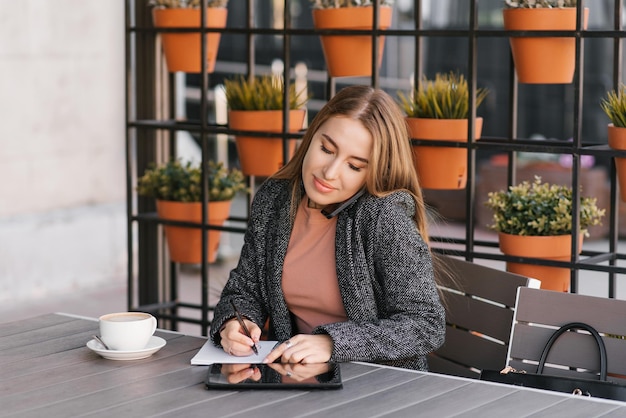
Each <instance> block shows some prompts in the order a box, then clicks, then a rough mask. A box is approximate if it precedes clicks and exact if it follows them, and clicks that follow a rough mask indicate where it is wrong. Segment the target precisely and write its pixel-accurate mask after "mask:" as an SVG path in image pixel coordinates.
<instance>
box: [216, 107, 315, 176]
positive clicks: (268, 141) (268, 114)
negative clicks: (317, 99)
mask: <svg viewBox="0 0 626 418" xmlns="http://www.w3.org/2000/svg"><path fill="white" fill-rule="evenodd" d="M305 113H306V112H305V111H304V110H303V109H297V110H290V111H289V130H288V132H291V133H293V132H298V131H299V130H301V129H302V126H303V124H304V116H305ZM228 125H229V126H230V128H231V129H235V130H242V131H263V132H283V111H282V110H231V111H229V112H228ZM235 141H236V145H237V154H238V155H239V161H240V163H241V171H242V172H243V173H244V174H245V175H247V176H271V175H272V174H274V173H275V172H276V171H277V170H278V169H279V168H281V167H282V166H283V165H284V164H285V163H284V161H283V140H282V138H268V137H254V136H240V135H238V136H236V137H235ZM295 149H296V144H295V142H294V141H289V155H290V156H291V155H293V153H294V151H295Z"/></svg>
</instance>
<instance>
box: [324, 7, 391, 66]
mask: <svg viewBox="0 0 626 418" xmlns="http://www.w3.org/2000/svg"><path fill="white" fill-rule="evenodd" d="M391 16H392V8H391V7H389V6H380V7H379V9H378V20H379V28H380V29H382V30H385V29H388V28H389V27H390V26H391ZM313 25H314V27H315V29H350V30H372V29H373V27H374V7H373V6H363V7H340V8H329V9H313ZM320 39H321V42H322V50H323V52H324V58H325V59H326V66H327V68H328V73H329V75H330V76H331V77H358V76H371V75H372V36H371V35H323V36H320ZM384 47H385V37H384V36H380V37H378V57H377V60H376V62H377V65H378V66H379V67H380V64H381V62H382V57H383V49H384Z"/></svg>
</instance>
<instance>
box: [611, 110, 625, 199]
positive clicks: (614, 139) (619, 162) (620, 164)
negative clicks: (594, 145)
mask: <svg viewBox="0 0 626 418" xmlns="http://www.w3.org/2000/svg"><path fill="white" fill-rule="evenodd" d="M608 133H609V147H611V148H613V149H616V150H626V128H618V127H617V126H615V125H613V124H612V123H611V124H609V132H608ZM615 166H616V167H617V181H618V184H619V190H620V197H621V199H622V201H624V202H626V158H619V157H616V158H615Z"/></svg>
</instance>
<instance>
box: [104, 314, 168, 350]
mask: <svg viewBox="0 0 626 418" xmlns="http://www.w3.org/2000/svg"><path fill="white" fill-rule="evenodd" d="M99 324H100V338H101V339H102V340H103V341H104V343H105V344H106V345H107V346H108V347H109V348H110V349H111V350H119V351H134V350H141V349H143V348H146V345H148V341H150V337H151V336H152V334H154V331H155V330H156V326H157V320H156V318H155V317H154V316H152V315H150V314H149V313H144V312H117V313H110V314H106V315H102V316H101V317H100V318H99Z"/></svg>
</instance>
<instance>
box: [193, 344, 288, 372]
mask: <svg viewBox="0 0 626 418" xmlns="http://www.w3.org/2000/svg"><path fill="white" fill-rule="evenodd" d="M277 343H278V342H277V341H259V342H258V343H257V344H256V346H257V348H258V349H259V354H258V355H257V354H254V353H252V354H251V355H249V356H245V357H240V356H231V355H230V354H228V353H227V352H225V351H224V350H222V349H221V348H220V347H216V346H215V345H213V342H211V340H207V341H206V342H205V343H204V345H203V346H202V348H201V349H200V351H198V352H197V353H196V355H195V356H193V358H192V359H191V364H193V365H198V366H206V365H209V364H213V363H224V364H228V363H230V364H235V363H262V362H263V359H264V358H265V357H266V356H267V355H268V354H269V353H270V351H272V349H273V348H274V346H276V344H277Z"/></svg>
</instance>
